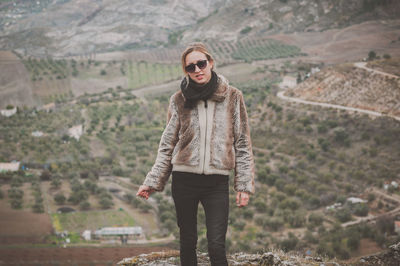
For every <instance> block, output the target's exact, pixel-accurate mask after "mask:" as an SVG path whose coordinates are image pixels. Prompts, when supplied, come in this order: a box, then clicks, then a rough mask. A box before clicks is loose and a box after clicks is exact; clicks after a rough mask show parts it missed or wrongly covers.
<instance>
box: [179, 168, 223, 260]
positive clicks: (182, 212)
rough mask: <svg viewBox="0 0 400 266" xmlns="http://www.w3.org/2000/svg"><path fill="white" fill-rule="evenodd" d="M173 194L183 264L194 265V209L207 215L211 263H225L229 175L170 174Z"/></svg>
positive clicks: (195, 232) (195, 212)
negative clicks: (201, 206) (200, 205)
mask: <svg viewBox="0 0 400 266" xmlns="http://www.w3.org/2000/svg"><path fill="white" fill-rule="evenodd" d="M172 197H173V199H174V202H175V209H176V215H177V220H178V227H179V231H180V259H181V265H182V266H192V265H197V255H196V246H197V209H198V205H199V202H201V204H202V205H203V207H204V212H205V215H206V227H207V241H208V254H209V256H210V261H211V265H216V266H217V265H218V266H223V265H228V262H227V260H226V251H225V238H226V231H227V228H228V214H229V178H228V176H226V175H199V174H192V173H184V172H173V173H172Z"/></svg>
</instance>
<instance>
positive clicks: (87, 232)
mask: <svg viewBox="0 0 400 266" xmlns="http://www.w3.org/2000/svg"><path fill="white" fill-rule="evenodd" d="M82 237H83V239H85V240H86V241H89V240H91V239H92V233H91V231H90V230H85V231H83V233H82Z"/></svg>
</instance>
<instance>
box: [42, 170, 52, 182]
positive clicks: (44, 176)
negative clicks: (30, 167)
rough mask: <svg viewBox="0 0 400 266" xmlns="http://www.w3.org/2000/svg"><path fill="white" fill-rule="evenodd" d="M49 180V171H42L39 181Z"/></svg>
mask: <svg viewBox="0 0 400 266" xmlns="http://www.w3.org/2000/svg"><path fill="white" fill-rule="evenodd" d="M50 178H51V173H50V171H49V170H47V169H46V170H43V171H42V174H41V175H40V179H41V180H43V181H48V180H50Z"/></svg>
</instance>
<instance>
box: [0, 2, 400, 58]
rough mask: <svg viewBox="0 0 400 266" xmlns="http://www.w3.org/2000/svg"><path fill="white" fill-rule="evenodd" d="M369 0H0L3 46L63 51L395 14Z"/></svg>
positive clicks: (395, 5)
mask: <svg viewBox="0 0 400 266" xmlns="http://www.w3.org/2000/svg"><path fill="white" fill-rule="evenodd" d="M5 2H7V1H5ZM8 2H10V1H8ZM370 2H371V1H364V0H356V1H351V3H349V2H348V1H344V0H321V1H317V2H315V1H312V0H303V1H286V0H269V1H259V0H258V1H250V0H246V1H239V0H214V1H212V0H204V1H201V2H197V1H191V2H187V1H183V0H145V1H134V2H132V1H128V0H122V1H117V0H99V1H90V0H55V1H50V0H48V1H37V2H36V4H35V3H33V2H32V1H17V2H15V5H10V4H9V5H6V4H3V5H2V6H0V17H1V19H0V31H1V32H0V49H5V50H11V49H18V50H20V51H22V52H23V53H27V54H31V55H42V56H43V55H46V54H50V55H58V56H63V55H73V54H88V53H93V52H104V51H110V50H121V49H131V48H146V47H160V46H171V45H174V44H176V42H177V41H179V40H182V41H183V42H190V41H194V40H204V39H210V38H211V39H218V40H230V41H232V40H237V39H240V38H242V37H246V36H260V35H264V36H266V35H269V34H272V33H277V32H295V31H320V30H326V29H330V28H338V27H346V26H349V25H351V24H354V23H360V22H362V21H366V20H375V19H394V18H399V15H398V12H396V10H399V8H400V3H399V2H398V1H395V0H380V1H373V2H371V3H370ZM32 33H34V34H32ZM32 35H33V36H32Z"/></svg>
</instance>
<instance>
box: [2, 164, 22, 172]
mask: <svg viewBox="0 0 400 266" xmlns="http://www.w3.org/2000/svg"><path fill="white" fill-rule="evenodd" d="M19 165H20V162H11V163H0V172H8V171H10V172H16V171H18V170H19Z"/></svg>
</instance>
